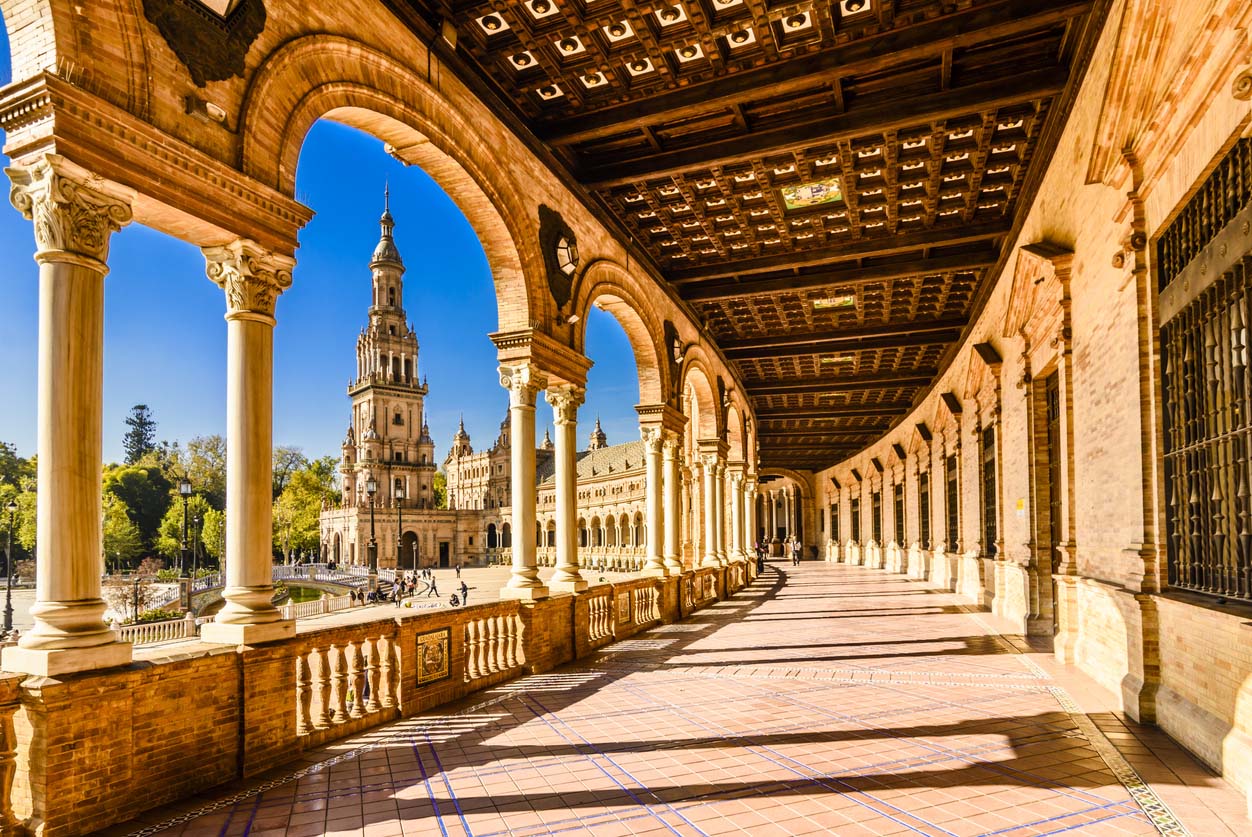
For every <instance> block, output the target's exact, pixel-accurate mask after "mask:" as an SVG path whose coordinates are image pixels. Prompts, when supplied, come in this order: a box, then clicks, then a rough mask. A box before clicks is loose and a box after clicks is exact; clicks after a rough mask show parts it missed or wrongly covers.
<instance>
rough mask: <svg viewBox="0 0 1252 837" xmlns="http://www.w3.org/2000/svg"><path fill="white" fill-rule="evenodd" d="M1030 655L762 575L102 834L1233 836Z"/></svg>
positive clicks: (872, 578)
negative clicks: (685, 609)
mask: <svg viewBox="0 0 1252 837" xmlns="http://www.w3.org/2000/svg"><path fill="white" fill-rule="evenodd" d="M1020 647H1021V643H1020V642H1013V641H1010V640H1009V639H1006V638H1005V637H1001V636H1000V635H999V634H996V633H995V632H994V630H992V628H991V627H990V626H989V624H988V623H987V622H986V621H984V620H983V619H981V618H980V617H978V616H976V615H975V614H973V613H972V612H971V611H970V609H969V608H967V607H965V606H963V605H961V604H960V603H959V602H958V600H957V598H956V597H955V596H953V595H951V594H948V593H943V592H936V591H933V590H930V589H929V588H928V587H927V585H926V584H925V583H923V582H918V581H911V580H907V579H904V578H902V577H900V576H893V575H889V574H885V573H883V572H881V571H873V570H865V569H862V568H856V567H845V566H839V565H828V564H819V563H805V564H802V565H801V566H799V567H791V566H789V565H782V564H772V565H770V566H769V567H768V568H767V571H766V573H765V574H764V575H763V576H762V577H761V578H760V579H758V581H757V582H756V583H755V584H753V585H752V586H751V587H750V588H749V589H747V590H745V591H743V592H741V593H740V594H739V595H737V596H735V597H734V598H732V599H730V600H729V601H726V602H721V603H719V604H716V605H714V606H713V607H710V608H708V609H706V610H704V611H702V612H700V613H698V614H696V615H695V616H694V617H693V619H692V620H690V621H688V622H686V623H683V624H677V625H667V626H662V627H660V628H657V629H655V630H653V631H650V632H648V633H647V634H644V635H641V636H639V637H636V638H634V639H632V640H629V641H625V642H621V643H617V644H615V645H613V646H610V647H608V648H606V649H603V651H602V652H601V653H599V654H597V655H595V656H594V657H592V658H589V659H588V660H586V661H584V662H583V663H580V664H578V665H574V666H568V667H565V668H563V669H560V670H558V671H555V672H551V673H548V674H543V675H535V676H531V677H526V678H522V679H520V680H517V681H514V682H512V683H509V684H505V685H504V686H502V687H500V688H497V689H493V690H491V691H489V692H485V693H483V694H481V695H479V696H478V697H477V698H476V699H475V700H472V701H468V702H466V703H465V704H463V705H460V706H453V707H449V708H448V709H447V710H446V711H441V712H436V713H431V714H429V715H424V716H421V717H415V718H410V719H405V720H403V721H399V722H396V723H394V724H391V725H389V726H387V727H383V728H379V729H377V730H374V731H372V732H371V733H369V734H367V735H364V736H361V737H359V738H356V739H353V740H350V741H347V742H342V743H340V744H339V745H337V746H334V747H329V748H326V749H324V750H321V751H318V752H316V753H310V754H308V756H307V757H306V759H305V761H304V762H302V763H301V764H300V765H299V766H297V767H295V768H289V769H288V771H286V772H285V773H280V774H276V775H274V776H272V777H267V778H266V779H265V780H263V781H262V782H260V783H256V784H253V785H250V786H248V787H245V788H241V789H239V790H237V791H236V792H234V793H233V794H223V795H221V796H220V797H219V798H215V799H211V800H208V801H206V800H198V801H194V802H190V803H187V804H186V805H184V806H183V807H182V808H170V809H165V810H161V811H156V812H152V813H150V814H149V816H148V817H146V818H144V820H143V821H142V822H135V823H130V824H128V825H127V826H125V827H122V828H115V829H109V830H108V832H107V833H108V834H110V835H113V834H134V835H142V836H143V837H147V836H148V835H157V834H161V835H220V837H233V836H234V835H250V837H257V835H271V834H286V835H294V836H295V837H299V835H315V834H316V835H321V834H335V835H379V837H386V836H387V835H438V836H439V837H469V836H470V835H473V836H474V837H504V835H510V837H532V836H534V835H556V834H560V835H578V834H594V835H605V836H606V837H611V836H612V835H626V834H648V835H663V834H669V835H742V834H750V835H754V837H756V836H757V835H801V834H835V835H847V837H853V836H854V835H866V836H867V837H868V835H895V834H901V835H903V834H920V835H928V836H930V837H939V836H940V835H948V837H973V835H1012V837H1017V836H1018V835H1044V834H1061V833H1070V832H1073V833H1081V834H1083V835H1114V834H1167V835H1186V834H1189V833H1195V834H1197V837H1199V835H1205V837H1207V835H1209V834H1214V835H1216V834H1219V833H1220V834H1226V833H1229V834H1235V833H1239V829H1240V826H1239V824H1238V823H1233V822H1232V815H1231V814H1230V807H1229V805H1233V804H1234V803H1233V802H1231V801H1230V797H1231V796H1233V792H1230V793H1229V794H1227V793H1225V792H1224V791H1222V790H1221V789H1220V788H1215V789H1214V793H1216V794H1219V796H1212V795H1210V796H1208V797H1204V798H1205V799H1213V798H1217V799H1219V800H1220V804H1221V805H1227V804H1228V803H1229V805H1228V806H1227V807H1226V808H1223V809H1222V810H1220V811H1218V812H1214V811H1211V810H1208V809H1207V808H1205V807H1204V804H1203V803H1199V804H1198V809H1197V812H1196V816H1197V817H1198V818H1199V817H1207V818H1206V819H1204V820H1203V821H1204V822H1205V823H1206V830H1204V831H1198V830H1197V831H1193V832H1190V831H1188V829H1187V826H1186V824H1185V822H1184V821H1183V820H1185V817H1184V818H1183V820H1180V818H1179V817H1176V816H1175V814H1174V812H1173V811H1172V810H1171V808H1170V806H1169V804H1168V803H1167V801H1166V797H1168V796H1169V795H1170V794H1171V793H1173V794H1174V795H1175V796H1176V797H1177V798H1185V799H1186V800H1187V801H1190V799H1191V798H1190V797H1181V796H1178V792H1175V791H1173V790H1168V792H1167V790H1166V789H1162V792H1161V793H1159V794H1158V793H1157V789H1158V788H1168V786H1169V785H1170V784H1175V785H1181V784H1183V782H1184V780H1183V779H1180V778H1178V776H1179V775H1180V774H1179V773H1178V772H1177V771H1176V770H1175V769H1174V767H1173V766H1172V765H1167V764H1164V763H1163V762H1162V761H1161V758H1165V759H1167V760H1170V761H1173V760H1176V759H1177V760H1185V761H1186V762H1187V763H1186V764H1185V765H1183V767H1182V768H1181V769H1183V770H1185V771H1196V770H1199V771H1200V772H1199V773H1198V774H1191V775H1193V778H1192V779H1191V780H1190V781H1192V782H1193V783H1195V784H1196V785H1197V786H1200V785H1202V784H1203V783H1204V782H1205V781H1212V782H1216V783H1218V784H1220V780H1217V779H1213V778H1212V777H1207V776H1204V775H1203V771H1202V769H1201V768H1198V765H1195V764H1194V762H1191V761H1190V760H1189V759H1188V757H1186V756H1185V755H1183V754H1182V753H1181V752H1180V751H1177V750H1170V751H1169V752H1168V754H1167V755H1165V756H1163V757H1158V756H1157V755H1155V754H1156V753H1160V752H1165V751H1164V750H1162V749H1160V748H1162V747H1165V748H1168V746H1169V744H1168V742H1166V743H1164V744H1162V743H1160V742H1155V743H1154V744H1151V745H1146V746H1144V747H1142V748H1140V749H1139V750H1136V751H1135V752H1134V753H1132V754H1131V758H1133V760H1134V761H1135V764H1134V765H1133V766H1132V764H1131V762H1130V761H1128V760H1127V758H1126V757H1123V755H1122V752H1121V750H1120V749H1119V747H1121V746H1122V745H1121V743H1120V742H1121V741H1122V739H1123V738H1125V739H1126V740H1127V741H1129V743H1130V744H1131V745H1133V744H1134V742H1135V741H1136V740H1137V739H1136V738H1135V733H1134V732H1133V731H1132V732H1128V731H1127V730H1128V729H1129V728H1128V727H1126V726H1124V725H1123V724H1122V722H1121V721H1119V720H1117V719H1116V718H1115V717H1113V716H1110V717H1107V718H1105V717H1101V718H1093V716H1089V715H1088V714H1085V713H1084V711H1083V709H1082V708H1080V706H1079V704H1078V703H1077V702H1076V701H1075V699H1074V698H1072V697H1071V696H1070V694H1069V692H1068V691H1067V688H1069V684H1068V680H1069V679H1072V677H1073V674H1072V673H1068V674H1065V675H1064V676H1065V678H1067V682H1066V683H1061V682H1058V680H1057V678H1056V677H1054V676H1053V673H1052V672H1051V671H1050V670H1049V666H1048V665H1047V664H1046V663H1047V661H1046V660H1043V661H1042V663H1041V662H1040V661H1037V660H1036V659H1035V658H1034V656H1033V655H1031V654H1024V653H1020ZM1058 676H1060V675H1058ZM1106 732H1107V733H1108V734H1106ZM1114 741H1117V742H1119V743H1118V744H1115V743H1114ZM1149 747H1151V748H1152V749H1149ZM1144 774H1146V775H1148V776H1150V777H1152V781H1153V784H1149V783H1148V782H1147V781H1145V780H1144V779H1143V778H1141V776H1142V775H1144ZM1194 776H1199V778H1198V779H1197V778H1194ZM1219 807H1220V806H1219ZM1200 809H1203V810H1200ZM1228 823H1230V824H1231V825H1230V828H1229V830H1228V831H1221V832H1219V831H1216V830H1213V829H1216V828H1218V827H1221V828H1226V825H1227V824H1228ZM1243 823H1244V824H1246V820H1244V821H1243ZM1244 833H1247V832H1244Z"/></svg>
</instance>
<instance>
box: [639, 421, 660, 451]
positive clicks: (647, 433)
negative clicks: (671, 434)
mask: <svg viewBox="0 0 1252 837" xmlns="http://www.w3.org/2000/svg"><path fill="white" fill-rule="evenodd" d="M639 438H641V439H643V448H644V450H645V451H647V452H648V453H649V454H651V455H653V456H657V455H660V453H661V445H662V443H663V441H664V433H662V431H661V428H659V427H641V428H639Z"/></svg>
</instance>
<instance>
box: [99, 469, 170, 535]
mask: <svg viewBox="0 0 1252 837" xmlns="http://www.w3.org/2000/svg"><path fill="white" fill-rule="evenodd" d="M171 488H172V485H171V484H170V481H169V479H167V478H166V476H165V474H163V473H162V472H161V469H160V468H158V467H156V466H155V465H149V466H146V467H145V466H142V465H110V466H108V467H106V468H105V470H104V493H105V495H106V496H107V495H110V494H111V495H113V496H114V497H116V498H118V499H119V500H121V501H122V503H123V505H124V508H125V509H126V513H127V515H128V516H129V517H130V519H131V520H132V521H134V523H135V525H136V526H138V527H139V535H140V537H141V538H142V539H143V542H144V543H151V542H152V539H153V538H154V537H156V534H157V527H158V526H160V525H161V517H162V516H163V515H164V514H165V511H166V509H167V508H169V505H170V489H171Z"/></svg>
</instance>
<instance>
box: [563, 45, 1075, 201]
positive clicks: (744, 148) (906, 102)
mask: <svg viewBox="0 0 1252 837" xmlns="http://www.w3.org/2000/svg"><path fill="white" fill-rule="evenodd" d="M1067 78H1068V71H1067V70H1066V69H1065V68H1064V67H1049V68H1047V69H1043V70H1028V71H1026V72H1023V73H1019V74H1017V75H1014V76H1006V77H1002V78H997V79H991V80H988V81H981V82H975V83H973V84H968V85H965V86H964V87H959V88H954V89H952V90H946V91H943V92H926V93H923V94H919V95H914V96H910V97H908V98H905V99H896V100H894V101H892V100H888V99H886V98H885V97H884V99H883V100H882V101H880V102H879V103H877V104H873V105H868V104H867V105H863V106H861V107H856V106H855V105H854V106H853V107H851V108H850V109H849V110H848V111H846V112H845V113H840V114H834V115H832V116H827V117H825V118H823V119H814V120H811V121H809V122H805V123H802V124H799V125H786V126H782V127H778V128H771V129H766V130H761V131H756V132H753V133H749V134H746V135H743V136H734V137H726V138H724V139H719V140H713V141H711V142H707V143H703V144H701V145H697V146H694V147H690V148H682V149H678V150H675V151H663V152H660V153H657V154H643V155H639V154H636V155H632V156H630V157H628V158H625V159H620V160H610V161H607V162H604V163H601V164H599V165H595V166H590V167H588V168H586V169H584V170H583V171H581V172H578V173H577V174H578V179H579V180H581V181H582V182H583V184H584V185H585V186H586V187H587V188H588V189H591V190H592V191H596V190H602V189H612V188H614V187H617V186H625V185H627V184H630V183H637V182H639V181H641V180H651V179H653V178H657V177H665V176H668V175H674V174H682V173H684V172H689V171H701V170H705V169H709V168H712V167H713V166H724V165H729V164H732V163H742V162H745V161H749V160H755V159H759V158H761V157H765V156H768V155H770V154H773V153H776V152H785V151H790V150H793V149H795V148H800V147H803V146H806V145H815V144H820V145H826V144H829V143H833V142H837V141H839V140H850V139H854V138H856V137H860V136H864V135H865V134H873V133H880V132H882V131H888V130H891V129H893V128H908V127H912V126H914V125H918V124H926V123H930V122H942V121H944V120H947V119H952V118H954V117H958V116H967V115H968V114H971V113H982V112H983V111H987V110H994V109H996V108H1001V107H1008V106H1011V105H1017V104H1021V103H1023V102H1030V101H1034V100H1036V99H1050V98H1052V97H1054V96H1056V95H1057V94H1059V93H1060V92H1062V91H1063V90H1064V89H1065V82H1066V80H1067Z"/></svg>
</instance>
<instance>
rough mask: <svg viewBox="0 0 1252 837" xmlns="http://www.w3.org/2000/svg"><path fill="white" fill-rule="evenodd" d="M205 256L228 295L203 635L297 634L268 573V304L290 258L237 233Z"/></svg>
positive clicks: (220, 638) (287, 272)
mask: <svg viewBox="0 0 1252 837" xmlns="http://www.w3.org/2000/svg"><path fill="white" fill-rule="evenodd" d="M204 256H205V259H206V261H207V263H208V268H207V273H208V275H209V278H210V279H212V280H213V281H214V282H215V283H217V285H218V286H220V287H221V288H222V290H223V291H225V293H226V587H225V589H224V590H223V591H222V598H223V599H225V600H226V604H225V605H224V606H223V607H222V609H221V610H220V611H218V613H217V616H216V617H215V618H214V620H213V621H212V622H211V623H209V624H207V625H205V626H204V628H203V629H202V630H201V637H202V638H203V639H204V640H205V641H206V642H221V643H226V644H232V645H243V644H248V645H251V644H255V643H258V642H267V641H270V640H275V639H282V638H284V637H290V636H294V635H295V621H294V620H292V619H283V617H282V614H281V613H280V612H279V610H278V608H276V607H274V603H273V597H274V582H273V578H272V575H271V572H272V570H271V564H272V551H273V547H272V544H271V540H272V538H273V512H272V506H271V500H272V497H271V491H272V483H273V473H272V471H273V458H272V448H273V406H274V404H273V401H274V397H273V376H274V305H275V303H276V302H277V300H278V295H279V294H280V293H282V292H283V291H284V290H286V289H287V288H288V287H290V286H291V270H292V267H293V266H294V265H295V261H294V260H293V259H291V258H290V257H288V256H283V255H280V254H276V253H271V252H268V251H266V250H264V249H262V248H261V247H260V246H259V245H257V244H256V243H255V242H252V241H247V240H243V239H240V240H237V241H235V242H233V243H231V244H229V245H226V246H225V247H208V248H205V250H204Z"/></svg>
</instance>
